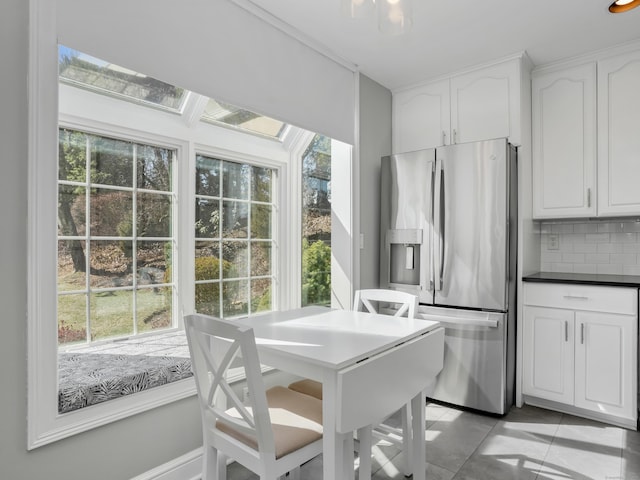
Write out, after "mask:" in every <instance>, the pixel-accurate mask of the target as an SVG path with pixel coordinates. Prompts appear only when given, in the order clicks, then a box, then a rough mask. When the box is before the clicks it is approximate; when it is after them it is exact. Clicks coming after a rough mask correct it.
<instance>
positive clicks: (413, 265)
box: [386, 230, 422, 286]
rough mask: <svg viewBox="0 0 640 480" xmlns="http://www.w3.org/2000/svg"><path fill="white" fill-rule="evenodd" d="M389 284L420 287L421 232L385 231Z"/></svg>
mask: <svg viewBox="0 0 640 480" xmlns="http://www.w3.org/2000/svg"><path fill="white" fill-rule="evenodd" d="M386 240H387V242H386V243H387V248H388V251H389V283H390V284H392V285H396V286H401V285H416V286H419V285H420V250H421V248H420V247H421V245H422V230H387V239H386Z"/></svg>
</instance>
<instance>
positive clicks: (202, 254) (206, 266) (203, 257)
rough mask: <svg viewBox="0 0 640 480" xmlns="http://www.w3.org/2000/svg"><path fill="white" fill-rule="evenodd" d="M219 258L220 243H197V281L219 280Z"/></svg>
mask: <svg viewBox="0 0 640 480" xmlns="http://www.w3.org/2000/svg"><path fill="white" fill-rule="evenodd" d="M219 258H220V253H219V246H218V242H215V243H213V242H196V280H217V279H219V278H220V261H219ZM227 265H228V264H227ZM223 268H224V266H223Z"/></svg>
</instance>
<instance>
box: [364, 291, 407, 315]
mask: <svg viewBox="0 0 640 480" xmlns="http://www.w3.org/2000/svg"><path fill="white" fill-rule="evenodd" d="M383 304H392V308H394V310H395V312H394V314H393V316H394V317H401V316H403V315H405V314H406V315H407V317H409V318H415V316H416V313H417V311H418V297H417V296H416V295H412V294H411V293H407V292H401V291H398V290H383V289H375V288H374V289H367V290H356V294H355V300H354V302H353V309H354V310H356V311H365V312H371V313H380V307H381V306H382V305H383Z"/></svg>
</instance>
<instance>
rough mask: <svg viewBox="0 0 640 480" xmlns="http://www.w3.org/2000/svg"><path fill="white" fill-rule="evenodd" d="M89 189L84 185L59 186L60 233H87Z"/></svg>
mask: <svg viewBox="0 0 640 480" xmlns="http://www.w3.org/2000/svg"><path fill="white" fill-rule="evenodd" d="M86 194H87V190H86V188H84V187H77V186H72V185H60V186H59V187H58V235H61V236H65V237H78V236H84V235H85V234H86V229H85V228H86V215H87V196H86Z"/></svg>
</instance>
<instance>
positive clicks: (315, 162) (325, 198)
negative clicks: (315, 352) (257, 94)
mask: <svg viewBox="0 0 640 480" xmlns="http://www.w3.org/2000/svg"><path fill="white" fill-rule="evenodd" d="M330 304H331V139H330V138H328V137H325V136H323V135H315V136H314V137H313V140H311V143H310V144H309V146H308V147H307V149H306V151H305V152H304V154H303V155H302V306H303V307H304V306H307V305H330Z"/></svg>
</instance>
